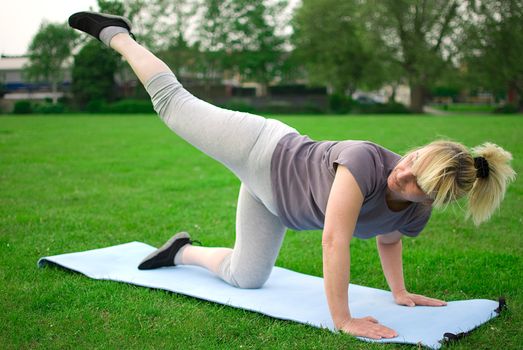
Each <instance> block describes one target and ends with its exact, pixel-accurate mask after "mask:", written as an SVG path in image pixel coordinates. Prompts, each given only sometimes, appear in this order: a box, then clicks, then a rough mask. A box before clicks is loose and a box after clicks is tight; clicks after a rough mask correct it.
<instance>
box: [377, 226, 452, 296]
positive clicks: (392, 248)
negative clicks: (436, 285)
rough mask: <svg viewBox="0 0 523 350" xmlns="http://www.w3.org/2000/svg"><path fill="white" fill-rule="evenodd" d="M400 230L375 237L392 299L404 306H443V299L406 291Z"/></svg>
mask: <svg viewBox="0 0 523 350" xmlns="http://www.w3.org/2000/svg"><path fill="white" fill-rule="evenodd" d="M401 236H402V234H401V232H399V231H394V232H391V233H388V234H386V235H379V236H378V237H377V239H376V242H377V245H378V252H379V254H380V260H381V267H382V268H383V274H384V275H385V278H386V279H387V283H388V284H389V288H390V291H391V292H392V295H393V297H394V301H395V302H396V303H397V304H399V305H405V306H416V305H424V306H444V305H447V303H445V302H444V301H443V300H438V299H433V298H428V297H425V296H423V295H418V294H412V293H409V292H407V289H406V288H405V281H404V279H403V259H402V251H403V245H402V243H401Z"/></svg>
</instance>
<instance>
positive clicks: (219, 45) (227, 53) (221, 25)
mask: <svg viewBox="0 0 523 350" xmlns="http://www.w3.org/2000/svg"><path fill="white" fill-rule="evenodd" d="M204 4H205V6H204V8H203V11H202V13H201V14H200V17H199V22H198V23H199V25H198V31H197V42H196V44H195V45H196V47H197V48H198V50H199V51H201V52H204V53H205V55H202V58H203V59H204V60H205V61H204V62H202V64H201V65H200V67H202V68H203V70H202V72H203V74H204V76H205V77H207V78H208V79H212V78H215V77H216V76H217V72H223V71H224V70H229V71H230V72H231V74H239V75H240V76H241V77H242V78H243V79H244V80H250V81H256V82H259V83H261V84H262V85H264V86H265V87H266V86H267V84H268V82H269V81H271V80H272V79H273V78H274V77H275V76H276V75H277V74H278V72H280V71H281V69H282V64H283V63H282V62H283V56H282V54H283V46H282V45H283V43H284V38H283V37H282V36H280V35H277V34H276V28H277V25H278V23H277V22H276V21H275V19H276V18H277V15H278V13H279V12H281V11H282V9H283V8H284V7H285V2H284V1H281V0H278V1H273V2H272V3H267V2H262V1H259V2H258V1H257V2H252V1H247V0H227V1H217V0H205V1H204Z"/></svg>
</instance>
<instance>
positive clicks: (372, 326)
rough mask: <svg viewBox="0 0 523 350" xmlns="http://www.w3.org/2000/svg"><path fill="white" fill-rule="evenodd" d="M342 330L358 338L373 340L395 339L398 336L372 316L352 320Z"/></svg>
mask: <svg viewBox="0 0 523 350" xmlns="http://www.w3.org/2000/svg"><path fill="white" fill-rule="evenodd" d="M341 330H342V331H344V332H346V333H349V334H351V335H354V336H357V337H365V338H371V339H382V338H394V337H397V336H398V334H397V333H396V332H395V331H394V330H392V329H390V328H388V327H385V326H383V325H381V324H379V323H378V321H377V320H376V319H375V318H373V317H370V316H367V317H364V318H352V319H351V320H350V321H348V322H347V323H346V324H345V325H344V327H343V328H342V329H341Z"/></svg>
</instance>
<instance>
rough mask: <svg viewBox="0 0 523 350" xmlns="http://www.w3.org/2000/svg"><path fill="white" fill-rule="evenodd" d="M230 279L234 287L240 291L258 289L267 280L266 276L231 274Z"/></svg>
mask: <svg viewBox="0 0 523 350" xmlns="http://www.w3.org/2000/svg"><path fill="white" fill-rule="evenodd" d="M231 279H232V281H233V282H234V286H235V287H237V288H242V289H259V288H261V287H263V285H264V284H265V282H267V280H268V279H269V275H267V276H256V275H246V274H238V275H234V274H231Z"/></svg>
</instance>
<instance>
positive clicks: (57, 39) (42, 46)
mask: <svg viewBox="0 0 523 350" xmlns="http://www.w3.org/2000/svg"><path fill="white" fill-rule="evenodd" d="M76 37H77V34H76V33H75V32H74V31H73V30H72V29H71V28H69V26H68V25H67V24H55V23H47V22H43V23H42V24H41V25H40V29H39V30H38V33H37V34H36V35H35V36H34V37H33V39H32V41H31V44H30V45H29V50H28V55H29V64H28V66H27V67H26V68H25V73H26V76H27V78H29V79H30V80H37V81H38V80H43V81H46V82H49V83H51V86H52V92H53V93H56V91H57V85H58V83H59V82H62V81H63V79H64V65H65V63H66V62H67V60H68V59H69V58H70V57H71V50H72V48H73V46H74V44H75V39H76ZM56 100H57V99H56V97H55V101H54V102H56Z"/></svg>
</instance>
